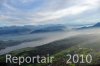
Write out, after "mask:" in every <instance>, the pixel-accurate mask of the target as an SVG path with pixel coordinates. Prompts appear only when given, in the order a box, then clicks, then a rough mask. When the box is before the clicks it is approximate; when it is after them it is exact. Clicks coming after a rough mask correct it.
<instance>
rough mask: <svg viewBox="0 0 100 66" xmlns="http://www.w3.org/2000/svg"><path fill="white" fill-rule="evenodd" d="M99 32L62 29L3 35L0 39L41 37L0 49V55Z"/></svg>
mask: <svg viewBox="0 0 100 66" xmlns="http://www.w3.org/2000/svg"><path fill="white" fill-rule="evenodd" d="M93 33H95V34H100V30H99V31H98V30H95V31H94V30H90V31H88V30H87V31H69V32H67V31H63V32H48V33H37V34H29V35H20V36H7V37H6V36H5V37H3V36H2V37H0V39H3V40H8V39H15V40H21V39H33V38H34V39H35V38H42V39H39V40H37V41H31V42H25V43H21V44H19V45H16V46H11V47H7V48H5V49H2V50H0V55H2V54H6V53H9V52H11V51H14V50H17V49H22V48H27V47H36V46H40V45H44V44H48V43H50V42H53V41H57V40H61V39H64V38H69V37H72V36H77V35H80V34H82V35H83V34H93Z"/></svg>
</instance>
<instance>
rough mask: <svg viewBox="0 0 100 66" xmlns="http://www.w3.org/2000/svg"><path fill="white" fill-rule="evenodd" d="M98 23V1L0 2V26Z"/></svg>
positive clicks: (4, 0)
mask: <svg viewBox="0 0 100 66" xmlns="http://www.w3.org/2000/svg"><path fill="white" fill-rule="evenodd" d="M99 21H100V0H0V26H3V25H8V26H9V25H30V24H31V25H38V24H56V23H57V24H58V23H63V24H64V23H65V24H92V23H96V22H99Z"/></svg>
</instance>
